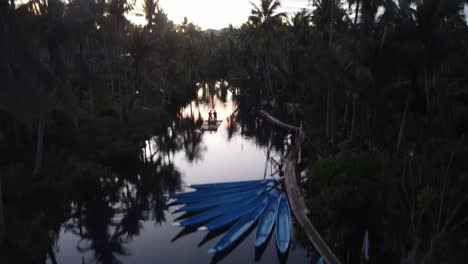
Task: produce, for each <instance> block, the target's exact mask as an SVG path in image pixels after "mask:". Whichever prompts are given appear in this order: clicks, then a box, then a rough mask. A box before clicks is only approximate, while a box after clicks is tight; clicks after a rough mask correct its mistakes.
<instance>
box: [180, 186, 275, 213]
mask: <svg viewBox="0 0 468 264" xmlns="http://www.w3.org/2000/svg"><path fill="white" fill-rule="evenodd" d="M265 191H266V189H265V188H260V189H253V190H250V191H248V192H244V193H241V194H235V195H233V196H228V197H226V198H217V199H210V200H208V201H199V202H196V203H191V204H187V205H185V206H183V207H181V208H179V209H177V210H176V211H175V212H176V213H177V212H183V211H185V212H198V211H204V210H206V209H208V208H212V207H216V206H219V205H222V204H226V203H231V202H236V201H239V202H241V201H245V200H246V199H248V198H250V197H252V196H256V195H259V194H261V193H263V192H265Z"/></svg>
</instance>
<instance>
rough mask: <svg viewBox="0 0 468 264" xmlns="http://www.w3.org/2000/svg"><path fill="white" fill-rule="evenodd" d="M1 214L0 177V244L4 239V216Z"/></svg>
mask: <svg viewBox="0 0 468 264" xmlns="http://www.w3.org/2000/svg"><path fill="white" fill-rule="evenodd" d="M4 217H5V216H4V214H3V193H2V179H1V177H0V245H2V242H3V240H4V239H5V230H6V228H5V218H4Z"/></svg>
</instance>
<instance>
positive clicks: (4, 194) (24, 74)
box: [0, 0, 468, 263]
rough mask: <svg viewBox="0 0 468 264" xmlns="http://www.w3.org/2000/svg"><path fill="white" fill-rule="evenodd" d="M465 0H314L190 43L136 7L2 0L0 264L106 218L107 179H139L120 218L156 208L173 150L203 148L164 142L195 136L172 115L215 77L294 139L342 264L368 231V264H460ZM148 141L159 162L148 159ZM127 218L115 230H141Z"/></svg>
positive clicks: (264, 11)
mask: <svg viewBox="0 0 468 264" xmlns="http://www.w3.org/2000/svg"><path fill="white" fill-rule="evenodd" d="M465 2H466V1H464V0H398V1H396V0H348V1H341V0H311V1H310V2H309V7H310V8H309V9H304V10H303V11H301V12H298V13H295V14H286V13H282V12H280V10H281V9H280V8H281V3H280V2H279V1H277V0H262V1H259V2H258V1H256V2H254V3H253V5H252V10H251V16H250V17H249V19H248V21H246V22H245V23H244V24H243V25H241V26H240V27H233V26H229V27H228V28H225V29H222V30H219V31H202V30H201V29H200V28H199V27H197V26H196V25H194V24H193V23H191V22H189V21H188V20H187V19H186V20H184V21H183V22H182V23H181V24H175V23H173V22H172V21H170V20H169V19H168V16H167V14H166V13H165V12H164V10H163V9H162V7H161V6H160V5H159V1H158V0H145V1H144V14H142V15H144V17H145V18H146V21H147V23H146V24H145V25H135V24H132V23H131V22H130V21H129V20H128V19H127V18H126V15H127V14H129V13H131V12H134V5H135V3H134V2H131V1H127V0H107V1H106V0H70V1H60V0H43V1H41V0H31V1H15V0H10V1H7V0H0V84H1V88H0V152H1V160H0V198H2V200H3V201H0V241H2V242H3V243H1V244H2V247H1V249H0V262H1V263H41V262H44V261H45V258H46V256H47V255H49V257H50V258H51V259H53V258H54V257H53V250H52V247H53V244H54V241H55V239H56V236H57V233H58V230H59V229H60V226H61V225H62V224H63V223H65V222H67V219H70V218H71V219H72V220H69V221H68V222H67V226H68V228H69V229H70V230H73V232H76V233H79V234H82V232H83V231H82V230H81V228H79V227H78V226H80V225H81V221H84V222H85V223H84V224H86V219H87V218H92V217H93V214H92V213H93V212H95V213H96V212H99V213H101V214H107V213H109V212H107V211H106V210H103V208H104V209H105V208H107V207H106V204H107V202H106V201H107V200H108V199H113V195H112V193H106V192H105V191H103V190H104V188H103V187H102V185H105V184H108V185H109V186H111V189H112V188H117V187H118V186H123V185H125V183H124V182H123V181H120V180H119V181H118V182H117V183H115V182H113V178H114V177H115V176H114V173H118V174H119V175H133V176H128V177H127V179H126V180H129V181H132V180H135V179H134V178H135V177H136V176H135V175H137V173H136V171H138V175H139V176H138V177H140V176H141V177H143V178H144V179H143V181H138V182H139V183H137V184H140V185H141V186H142V187H141V188H142V193H141V194H139V195H137V197H133V200H131V199H130V198H132V197H130V198H129V201H128V203H129V204H130V205H131V204H132V202H135V203H136V201H135V200H138V199H142V200H145V199H146V198H143V197H148V195H149V196H150V197H151V198H150V199H149V201H147V200H145V202H140V203H138V204H139V205H140V206H141V207H144V206H146V205H145V203H148V202H149V203H159V204H161V203H164V197H163V194H164V193H165V192H166V191H168V190H167V189H166V187H163V185H164V186H170V188H169V190H171V191H174V190H176V189H177V188H179V187H180V182H178V181H177V180H175V181H174V178H171V177H168V176H167V174H170V175H173V174H177V171H176V170H175V169H174V168H173V165H172V163H171V160H170V158H171V155H170V152H171V151H172V150H173V149H175V148H184V147H186V148H190V147H194V146H195V145H196V144H197V138H196V136H194V135H193V134H190V133H189V134H188V135H183V136H182V137H181V138H180V139H179V138H177V139H176V138H175V134H174V131H184V126H191V124H187V122H185V123H184V122H178V123H176V122H174V120H175V119H176V118H180V116H179V112H178V111H179V109H180V107H181V106H183V105H186V104H187V103H188V102H190V101H191V100H193V99H195V98H197V92H198V88H199V87H200V83H206V84H207V87H208V88H212V86H213V83H215V82H217V81H219V80H223V81H226V83H229V84H231V85H232V87H238V88H231V87H227V88H225V89H231V90H232V92H233V93H235V94H237V95H238V100H239V101H240V102H241V103H240V106H242V107H244V108H245V107H246V108H248V109H249V110H248V111H247V114H249V113H252V112H253V111H254V110H252V109H259V108H263V109H267V110H268V111H271V112H272V113H274V114H276V115H277V116H278V117H281V118H282V119H283V120H285V121H287V122H289V123H291V124H295V125H297V126H299V125H302V127H303V128H304V129H305V131H306V142H305V145H304V146H303V150H302V151H303V153H304V157H305V164H302V165H301V166H303V167H304V168H306V169H307V172H308V173H307V174H308V180H307V182H306V183H304V189H305V191H306V198H307V203H308V206H309V207H310V210H311V211H312V212H316V213H312V214H311V215H310V218H311V220H312V222H313V223H314V224H315V225H316V226H317V228H318V229H319V230H320V233H321V235H322V236H323V238H324V239H325V241H326V242H327V243H328V244H329V245H330V247H331V248H332V250H333V251H334V252H335V253H336V254H337V256H338V257H339V258H340V259H341V260H342V261H343V263H360V262H361V261H362V262H364V261H365V260H364V259H362V257H361V255H360V252H361V247H362V239H363V234H364V232H365V231H366V230H368V232H369V240H370V241H371V248H372V249H373V250H372V254H371V258H370V261H371V262H373V263H463V262H464V260H466V259H468V255H467V252H466V248H467V247H468V225H467V221H468V214H467V213H466V212H467V210H468V142H467V139H465V133H466V132H467V131H468V129H467V128H468V63H467V62H468V45H467V44H468V24H467V20H466V18H465V16H464V7H465ZM222 83H224V82H222ZM189 121H190V120H189ZM188 123H190V122H188ZM168 127H169V128H170V129H169V131H168ZM152 135H158V137H157V138H158V139H159V147H160V150H159V151H161V152H164V153H166V156H164V155H161V157H162V158H161V159H159V160H158V161H157V162H151V163H148V162H146V161H147V155H148V154H147V153H143V152H142V149H143V148H144V146H145V145H146V142H147V140H148V139H149V138H150V136H152ZM171 139H172V140H171ZM150 147H151V146H150ZM158 155H159V154H158ZM191 158H192V159H193V158H194V157H193V155H192V157H191ZM142 172H146V173H142ZM144 175H147V176H144ZM103 177H104V178H105V179H109V181H106V180H104V183H105V184H99V181H100V180H101V183H102V178H103ZM175 179H179V181H180V178H177V177H175ZM135 182H136V180H135ZM163 182H164V183H165V184H162V183H163ZM93 188H97V189H96V190H94V191H93ZM106 190H108V188H106ZM104 197H105V198H104ZM130 205H129V206H128V208H127V209H128V210H127V211H125V212H126V216H128V218H124V219H123V220H122V223H121V224H120V225H118V227H117V229H118V230H120V231H121V232H128V233H132V232H134V233H138V228H137V227H135V225H133V224H132V223H133V222H132V221H131V217H137V218H138V216H135V215H132V214H139V213H141V210H140V211H138V209H141V208H139V207H138V208H135V207H133V206H130ZM82 211H86V212H87V213H85V216H84V217H76V215H77V214H78V213H79V214H81V212H82ZM156 215H159V216H160V217H161V218H163V217H164V213H163V212H162V211H161V212H156ZM82 219H84V220H82ZM161 220H162V219H159V221H161ZM88 221H91V220H89V219H88ZM109 221H110V218H109ZM125 221H127V222H125ZM78 222H80V223H79V224H78ZM100 228H101V227H100V226H89V227H88V228H87V232H88V233H87V234H82V235H83V236H90V237H92V236H99V230H98V229H100ZM92 231H94V232H95V233H92ZM106 239H108V240H109V241H111V242H112V243H109V244H110V245H114V246H115V247H116V248H113V249H112V250H114V251H119V248H118V243H113V242H115V241H114V240H113V239H115V240H117V237H109V238H106ZM305 241H306V238H304V243H306V242H305ZM109 250H110V249H109ZM311 251H313V249H311ZM15 260H16V262H15ZM98 260H99V261H100V262H103V263H112V262H113V259H112V258H111V257H109V256H108V255H105V254H103V255H102V256H99V258H98Z"/></svg>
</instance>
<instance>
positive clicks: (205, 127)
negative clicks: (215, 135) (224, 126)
mask: <svg viewBox="0 0 468 264" xmlns="http://www.w3.org/2000/svg"><path fill="white" fill-rule="evenodd" d="M222 122H223V120H216V121H203V124H202V125H201V127H200V130H202V131H217V130H218V127H219V126H220V125H221V123H222Z"/></svg>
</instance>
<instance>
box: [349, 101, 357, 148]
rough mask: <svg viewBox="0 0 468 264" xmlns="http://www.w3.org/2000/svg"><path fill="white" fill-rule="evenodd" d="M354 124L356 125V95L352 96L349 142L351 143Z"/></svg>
mask: <svg viewBox="0 0 468 264" xmlns="http://www.w3.org/2000/svg"><path fill="white" fill-rule="evenodd" d="M355 123H356V95H353V116H352V118H351V134H350V139H351V141H353V139H354V126H355Z"/></svg>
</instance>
